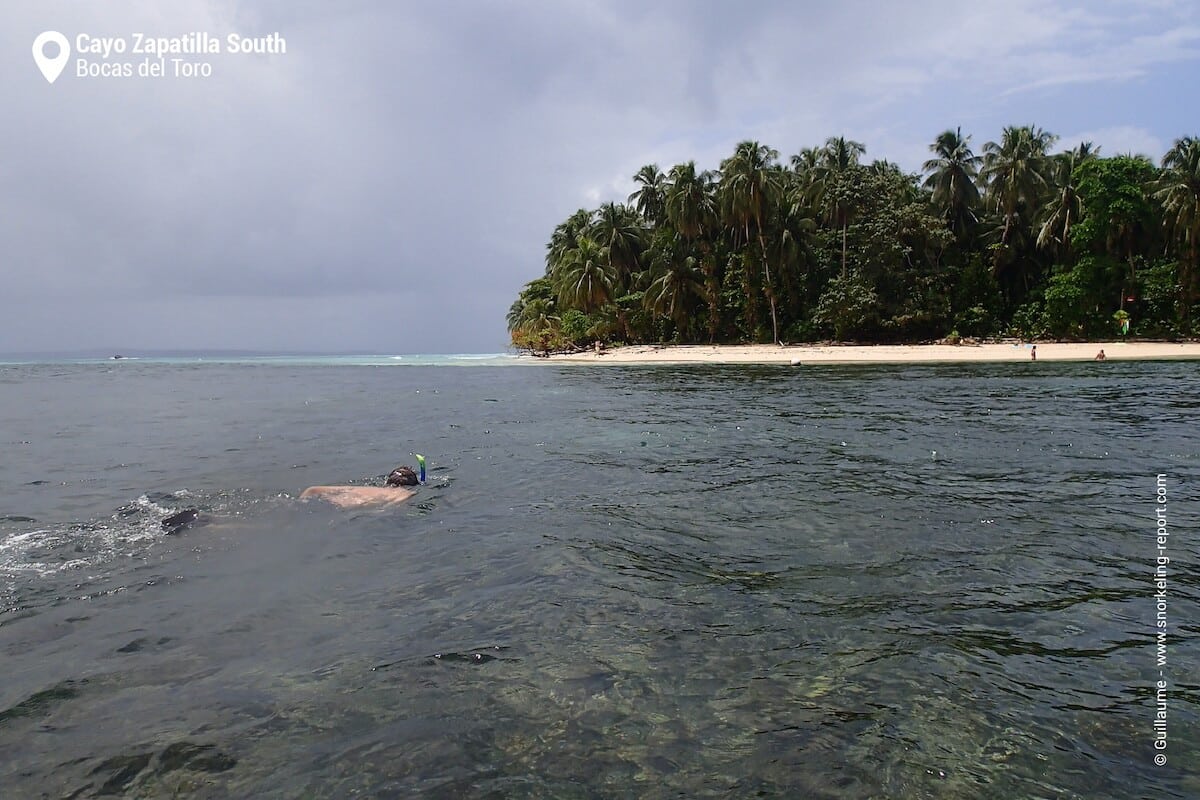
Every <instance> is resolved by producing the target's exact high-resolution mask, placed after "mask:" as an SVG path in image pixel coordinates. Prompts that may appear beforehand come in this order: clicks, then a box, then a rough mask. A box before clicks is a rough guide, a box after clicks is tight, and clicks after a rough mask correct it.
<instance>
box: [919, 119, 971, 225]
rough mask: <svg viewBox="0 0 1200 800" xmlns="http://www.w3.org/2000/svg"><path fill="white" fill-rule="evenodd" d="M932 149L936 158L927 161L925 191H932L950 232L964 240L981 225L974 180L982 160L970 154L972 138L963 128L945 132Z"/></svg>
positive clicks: (930, 146)
mask: <svg viewBox="0 0 1200 800" xmlns="http://www.w3.org/2000/svg"><path fill="white" fill-rule="evenodd" d="M929 149H930V150H932V151H933V152H934V154H935V155H936V156H937V157H936V158H931V159H929V160H928V161H926V162H925V165H924V171H925V172H928V173H929V177H927V178H926V179H925V188H926V189H929V190H931V191H932V192H933V197H932V198H931V200H932V202H933V205H934V207H935V208H937V209H938V210H939V211H940V212H941V214H942V216H943V217H944V218H945V219H946V222H947V223H948V224H949V225H950V230H952V231H954V233H955V235H956V236H957V237H958V239H959V241H965V239H966V237H967V233H968V232H969V231H970V230H971V228H972V226H974V225H975V223H976V222H978V218H977V217H976V216H975V209H976V208H978V207H979V187H978V186H977V185H976V182H975V181H976V178H977V177H978V175H979V165H980V164H981V163H982V162H983V159H982V158H981V157H979V156H977V155H975V154H974V153H973V152H971V137H970V136H963V135H962V128H955V129H954V130H945V131H942V132H941V133H940V134H938V137H937V139H936V140H935V141H934V143H933V144H931V145H929Z"/></svg>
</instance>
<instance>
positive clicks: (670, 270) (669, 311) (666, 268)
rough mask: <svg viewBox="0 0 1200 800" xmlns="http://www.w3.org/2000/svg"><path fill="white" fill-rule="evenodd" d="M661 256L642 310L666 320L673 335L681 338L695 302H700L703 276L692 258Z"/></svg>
mask: <svg viewBox="0 0 1200 800" xmlns="http://www.w3.org/2000/svg"><path fill="white" fill-rule="evenodd" d="M665 256H666V257H665V258H664V259H663V261H662V262H660V263H657V264H655V265H654V276H655V277H654V281H653V282H652V283H651V284H650V288H649V289H647V290H646V298H645V303H646V308H647V309H649V310H650V311H653V312H655V313H658V314H664V315H666V316H668V317H670V318H671V320H672V321H673V322H674V323H675V330H676V332H677V335H678V336H680V337H682V336H683V335H684V334H685V333H686V332H687V328H688V323H689V322H690V320H691V316H692V309H693V308H694V307H695V304H696V302H697V301H699V300H702V299H704V295H705V291H704V274H703V273H702V272H701V271H700V269H699V268H698V266H697V261H696V258H695V256H692V255H683V256H682V257H680V255H679V254H678V252H676V253H674V254H671V253H668V254H665ZM672 256H674V257H672Z"/></svg>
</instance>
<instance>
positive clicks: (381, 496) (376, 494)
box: [300, 466, 424, 508]
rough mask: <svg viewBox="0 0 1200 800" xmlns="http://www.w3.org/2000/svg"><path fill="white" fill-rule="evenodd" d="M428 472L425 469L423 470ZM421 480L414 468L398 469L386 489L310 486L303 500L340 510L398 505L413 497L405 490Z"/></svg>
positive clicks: (392, 472) (390, 478) (388, 481)
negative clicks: (322, 501)
mask: <svg viewBox="0 0 1200 800" xmlns="http://www.w3.org/2000/svg"><path fill="white" fill-rule="evenodd" d="M422 472H424V469H422ZM420 482H421V481H420V479H419V478H418V477H417V473H416V472H415V471H414V470H413V468H412V467H409V466H403V467H396V468H395V469H394V470H392V471H391V472H390V473H388V476H387V480H386V481H385V482H384V485H383V486H310V487H308V488H307V489H305V490H304V491H303V492H301V493H300V499H301V500H310V499H312V498H316V499H318V500H324V501H325V502H327V503H332V504H333V505H335V506H337V507H338V508H361V507H363V506H376V505H385V506H390V505H396V504H397V503H403V502H404V501H405V500H407V499H408V498H410V497H412V496H413V494H414V493H413V492H412V490H410V489H407V488H405V487H407V486H417V485H418V484H420Z"/></svg>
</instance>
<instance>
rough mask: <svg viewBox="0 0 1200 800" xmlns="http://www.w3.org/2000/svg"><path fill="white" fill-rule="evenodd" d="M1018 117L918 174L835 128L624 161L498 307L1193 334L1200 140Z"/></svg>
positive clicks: (565, 342) (560, 325)
mask: <svg viewBox="0 0 1200 800" xmlns="http://www.w3.org/2000/svg"><path fill="white" fill-rule="evenodd" d="M1056 144H1057V137H1056V136H1054V135H1053V134H1051V133H1048V132H1046V131H1044V130H1042V129H1040V128H1038V127H1034V126H1012V127H1007V128H1005V129H1004V130H1003V132H1002V135H1001V136H1000V138H999V140H998V141H988V142H986V143H985V144H984V145H983V146H982V148H981V149H980V150H979V152H976V151H975V150H974V149H973V148H972V143H971V137H970V136H969V135H964V134H963V133H962V131H961V129H955V130H947V131H945V132H943V133H941V134H940V135H939V136H938V137H937V139H936V140H935V141H934V142H933V143H932V144H931V145H930V147H929V149H930V151H931V157H930V158H929V160H928V161H926V162H925V164H924V166H923V170H922V172H921V173H920V174H910V173H906V172H904V171H903V170H902V169H901V168H900V167H898V166H897V165H896V164H894V163H891V162H889V161H885V160H873V161H867V160H866V147H865V146H864V145H863V144H861V143H859V142H856V141H851V140H848V139H846V138H844V137H833V138H830V139H828V140H827V141H826V142H825V144H824V145H823V146H821V147H812V148H806V149H803V150H801V151H800V152H799V153H797V154H796V155H793V156H791V157H790V158H788V159H787V160H786V161H785V160H782V159H781V158H780V155H779V153H778V151H776V150H774V149H772V148H770V147H768V146H766V145H764V144H761V143H759V142H754V141H745V142H742V143H740V144H738V145H737V147H736V148H735V149H734V152H733V153H732V154H731V155H730V156H729V157H728V158H726V159H725V160H723V161H722V162H721V163H720V165H719V166H718V168H717V169H715V170H704V169H701V168H699V167H698V166H697V165H696V164H695V162H694V161H689V162H687V163H684V164H677V165H675V166H672V167H670V169H668V170H667V171H666V172H664V171H662V170H661V169H660V168H659V166H658V165H656V164H649V165H646V166H644V167H642V168H641V169H640V170H639V171H638V172H637V174H636V175H634V176H633V180H634V184H635V186H636V191H634V192H633V194H631V195H630V196H629V198H628V200H627V201H626V202H624V203H620V202H610V203H605V204H603V205H601V206H600V207H599V208H597V209H592V210H589V209H580V210H578V211H576V212H575V213H573V214H571V215H570V216H569V217H568V218H567V219H565V220H564V221H563V222H562V223H560V224H559V225H558V226H557V227H556V228H555V229H554V231H553V233H552V234H551V236H550V241H549V243H548V245H547V248H546V259H545V261H546V263H545V270H544V273H543V274H542V275H541V276H540V277H537V278H536V279H534V280H532V281H530V282H529V283H528V284H526V285H525V287H524V288H523V289H522V290H521V292H520V295H519V297H518V298H517V300H516V301H515V302H514V303H513V304H512V307H511V308H510V309H509V313H508V317H507V321H508V329H509V332H510V333H511V335H512V343H513V345H514V346H515V347H517V348H519V349H523V350H528V351H531V352H535V353H550V352H563V351H570V350H572V349H578V348H580V347H584V346H590V345H592V344H593V343H594V342H602V343H607V344H634V343H650V342H676V343H702V342H708V343H748V342H780V343H797V342H812V341H829V340H833V341H854V342H880V343H882V342H927V341H945V340H949V341H951V342H954V341H959V340H962V339H971V338H978V339H987V338H996V337H1008V336H1013V337H1020V338H1023V339H1028V340H1034V339H1046V338H1053V339H1063V340H1087V339H1113V338H1117V337H1119V336H1130V337H1143V338H1165V339H1178V338H1187V337H1191V336H1193V335H1195V334H1197V333H1198V332H1200V320H1198V319H1197V312H1198V311H1200V309H1198V308H1197V289H1198V288H1200V287H1198V285H1197V284H1198V280H1197V272H1198V270H1200V138H1196V137H1191V136H1188V137H1183V138H1181V139H1178V140H1177V141H1176V142H1175V143H1174V145H1173V146H1172V147H1171V148H1170V150H1169V151H1168V152H1167V153H1166V154H1165V155H1164V156H1163V157H1162V158H1161V160H1160V161H1159V163H1158V164H1155V162H1154V161H1152V160H1151V159H1150V158H1149V157H1147V156H1145V155H1140V154H1118V155H1111V156H1109V155H1105V154H1102V153H1101V148H1100V147H1097V146H1095V145H1094V144H1093V143H1091V142H1082V143H1080V144H1078V145H1077V146H1075V147H1073V148H1071V149H1064V150H1059V151H1055V146H1056Z"/></svg>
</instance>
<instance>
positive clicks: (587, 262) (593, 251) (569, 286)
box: [554, 236, 616, 314]
mask: <svg viewBox="0 0 1200 800" xmlns="http://www.w3.org/2000/svg"><path fill="white" fill-rule="evenodd" d="M554 279H555V280H554V282H555V284H556V285H557V287H558V300H559V303H560V304H562V305H563V306H568V307H571V308H577V309H579V310H580V311H582V312H583V313H584V314H588V313H590V312H592V311H594V310H596V309H598V308H600V307H601V306H603V305H605V304H607V303H610V302H612V300H613V287H614V285H615V283H616V275H614V274H613V270H612V267H611V266H610V264H609V256H608V252H607V248H605V247H602V246H601V245H599V244H598V243H597V242H596V241H595V240H594V239H590V238H588V237H586V236H585V237H583V238H581V239H580V240H579V242H578V243H577V244H576V246H575V248H574V249H573V250H570V251H568V252H567V253H566V254H565V255H564V256H563V260H562V261H561V262H560V264H559V267H558V270H557V272H556V274H555V275H554Z"/></svg>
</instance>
